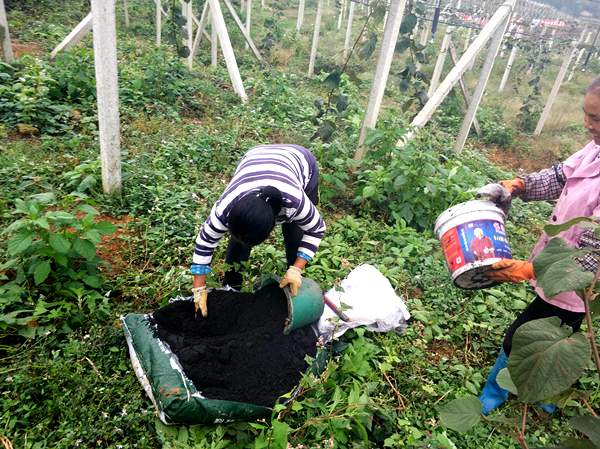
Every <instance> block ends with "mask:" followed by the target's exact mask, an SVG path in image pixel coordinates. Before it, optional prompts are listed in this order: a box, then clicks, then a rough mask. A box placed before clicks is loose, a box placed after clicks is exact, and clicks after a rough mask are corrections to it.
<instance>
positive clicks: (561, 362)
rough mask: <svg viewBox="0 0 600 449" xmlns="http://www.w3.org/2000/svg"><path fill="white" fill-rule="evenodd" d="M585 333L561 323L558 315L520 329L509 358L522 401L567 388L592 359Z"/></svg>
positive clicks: (539, 399) (536, 398) (532, 399)
mask: <svg viewBox="0 0 600 449" xmlns="http://www.w3.org/2000/svg"><path fill="white" fill-rule="evenodd" d="M590 356H591V348H590V343H589V341H588V339H587V338H586V336H585V335H584V334H582V333H580V332H577V333H573V331H572V329H571V328H570V327H569V326H561V320H560V318H558V317H550V318H543V319H540V320H534V321H530V322H528V323H525V324H523V325H522V326H521V327H519V328H518V329H517V331H516V332H515V335H514V337H513V346H512V351H511V353H510V357H509V359H508V369H509V371H510V375H511V378H512V380H513V382H514V383H515V385H516V387H517V390H518V392H519V399H520V400H522V401H523V402H537V401H542V400H544V399H548V398H550V397H552V396H556V395H558V394H560V393H561V392H563V391H565V390H566V389H568V388H569V387H570V386H571V385H572V384H573V383H574V382H575V381H576V380H577V379H579V377H581V375H582V374H583V372H584V370H585V368H586V366H587V365H588V363H589V361H590Z"/></svg>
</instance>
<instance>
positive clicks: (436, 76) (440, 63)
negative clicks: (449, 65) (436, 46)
mask: <svg viewBox="0 0 600 449" xmlns="http://www.w3.org/2000/svg"><path fill="white" fill-rule="evenodd" d="M453 30H454V27H451V26H448V27H447V28H446V32H445V33H444V37H443V39H442V45H441V46H440V52H439V53H438V57H437V60H436V61H435V67H434V69H433V74H432V75H431V82H430V83H429V90H428V91H427V96H428V97H430V96H431V95H432V94H433V92H434V91H435V89H436V88H437V86H438V84H439V82H440V75H441V74H442V70H443V69H444V63H445V62H446V54H447V53H448V45H449V44H450V38H451V36H452V31H453Z"/></svg>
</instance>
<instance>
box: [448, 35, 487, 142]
mask: <svg viewBox="0 0 600 449" xmlns="http://www.w3.org/2000/svg"><path fill="white" fill-rule="evenodd" d="M448 51H449V53H450V60H451V61H452V64H454V65H456V63H457V62H458V55H457V53H456V47H454V43H453V42H452V39H451V40H450V43H449V45H448ZM458 84H459V86H460V92H461V94H462V97H463V100H464V101H465V112H466V110H467V109H469V105H470V104H471V96H470V95H469V92H467V86H466V84H465V80H464V78H463V77H462V75H461V77H460V78H459V79H458ZM473 128H475V132H476V133H477V135H478V136H481V127H480V126H479V121H478V120H477V117H473Z"/></svg>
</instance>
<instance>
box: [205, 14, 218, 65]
mask: <svg viewBox="0 0 600 449" xmlns="http://www.w3.org/2000/svg"><path fill="white" fill-rule="evenodd" d="M207 3H208V2H207ZM218 63H219V37H218V36H217V27H216V26H215V23H214V22H213V20H212V14H211V19H210V65H211V67H213V68H215V67H217V64H218Z"/></svg>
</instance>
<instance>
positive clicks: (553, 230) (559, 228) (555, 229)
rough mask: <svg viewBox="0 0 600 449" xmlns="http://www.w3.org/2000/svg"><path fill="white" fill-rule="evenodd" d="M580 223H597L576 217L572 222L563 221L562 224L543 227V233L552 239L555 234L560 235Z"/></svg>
mask: <svg viewBox="0 0 600 449" xmlns="http://www.w3.org/2000/svg"><path fill="white" fill-rule="evenodd" d="M581 222H585V223H597V222H596V220H594V219H593V218H591V217H576V218H573V219H572V220H569V221H565V222H564V223H561V224H555V225H553V224H549V225H546V226H544V232H545V233H546V234H548V235H549V236H550V237H554V236H556V235H557V234H560V233H561V232H563V231H566V230H567V229H569V228H570V227H571V226H574V225H576V224H577V223H581Z"/></svg>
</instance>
